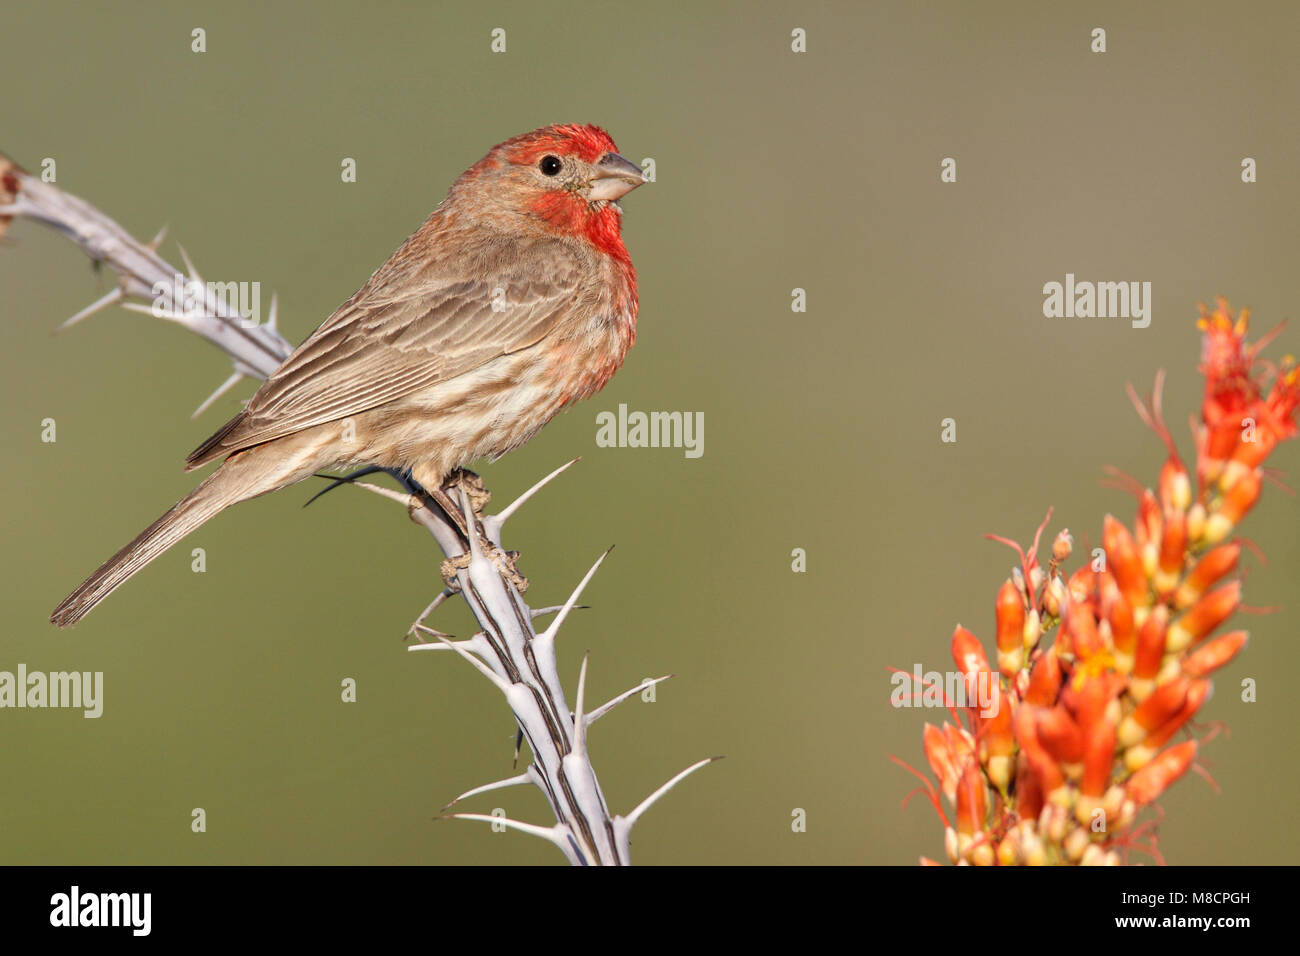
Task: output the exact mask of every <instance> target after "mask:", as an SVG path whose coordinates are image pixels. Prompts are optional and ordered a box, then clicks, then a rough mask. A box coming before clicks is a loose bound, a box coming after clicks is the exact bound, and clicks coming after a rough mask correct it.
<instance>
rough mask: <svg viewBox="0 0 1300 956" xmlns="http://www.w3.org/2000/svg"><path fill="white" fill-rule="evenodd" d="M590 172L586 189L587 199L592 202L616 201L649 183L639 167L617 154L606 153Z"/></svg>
mask: <svg viewBox="0 0 1300 956" xmlns="http://www.w3.org/2000/svg"><path fill="white" fill-rule="evenodd" d="M592 170H593V172H592V176H591V183H590V185H589V187H588V189H587V198H588V199H589V200H591V201H592V202H595V201H596V200H598V199H608V200H614V199H618V198H619V197H621V196H626V195H627V194H628V193H630V192H631V191H632V190H634V189H636V187H638V186H640V185H641V184H642V183H644V182H649V180H647V179H646V178H645V173H643V172H641V167H640V166H638V165H637V164H636V163H634V162H632V161H631V160H629V159H624V158H623V157H622V156H620V155H619V154H618V153H606V154H605V155H604V156H602V157H601V159H600V162H598V163H596V165H595V166H593V167H592Z"/></svg>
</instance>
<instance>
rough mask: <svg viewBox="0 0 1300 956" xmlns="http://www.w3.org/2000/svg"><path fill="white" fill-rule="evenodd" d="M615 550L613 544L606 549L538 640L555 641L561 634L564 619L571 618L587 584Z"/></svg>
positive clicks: (539, 635)
mask: <svg viewBox="0 0 1300 956" xmlns="http://www.w3.org/2000/svg"><path fill="white" fill-rule="evenodd" d="M613 550H614V546H613V545H612V544H611V545H610V546H609V548H608V549H606V551H605V553H604V554H602V555H601V556H600V557H599V558H597V559H596V563H595V564H593V565H592V566H591V570H590V571H588V572H587V576H586V577H585V578H583V579H582V580H581V581H580V582H579V583H578V586H577V587H576V588H574V589H573V593H572V594H571V595H569V600H567V601H565V602H564V607H562V608H560V613H559V616H558V617H556V619H555V620H554V621H552V622H551V626H550V627H548V628H547V629H546V630H544V631H542V633H541V634H538V635H537V639H538V640H546V641H553V640H555V635H556V634H558V633H559V632H560V627H561V626H562V625H563V624H564V619H565V618H567V617H568V616H569V612H570V611H572V610H573V608H574V606H575V605H576V604H577V603H578V598H580V597H581V596H582V590H583V588H585V587H586V586H587V582H588V581H590V580H591V578H592V575H594V574H595V573H596V569H597V568H599V567H600V566H601V564H602V563H603V562H604V560H605V559H606V558H607V557H609V552H610V551H613Z"/></svg>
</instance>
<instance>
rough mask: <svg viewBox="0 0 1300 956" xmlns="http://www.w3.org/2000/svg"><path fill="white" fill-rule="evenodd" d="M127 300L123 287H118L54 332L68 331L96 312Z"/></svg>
mask: <svg viewBox="0 0 1300 956" xmlns="http://www.w3.org/2000/svg"><path fill="white" fill-rule="evenodd" d="M125 298H126V293H125V292H124V291H122V287H121V286H118V287H117V288H115V289H113V291H111V292H109V293H108V294H107V295H104V296H102V297H100V298H98V299H96V300H95V301H94V302H92V303H90V305H88V306H86V307H85V308H84V309H82V310H81V311H80V312H78V313H77V314H76V315H74V316H73V317H72V318H70V319H68V320H66V321H65V322H64V323H63V324H62V325H60V326H59V327H58V328H56V329H55V330H54V331H55V333H56V334H57V333H59V332H63V331H66V330H67V329H70V328H72V327H73V326H74V325H76V324H77V323H78V322H80V321H81V320H82V319H88V318H90V317H91V316H92V315H94V314H95V313H96V312H98V311H99V310H100V309H105V308H108V306H110V305H113V304H114V303H116V302H121V301H122V300H123V299H125Z"/></svg>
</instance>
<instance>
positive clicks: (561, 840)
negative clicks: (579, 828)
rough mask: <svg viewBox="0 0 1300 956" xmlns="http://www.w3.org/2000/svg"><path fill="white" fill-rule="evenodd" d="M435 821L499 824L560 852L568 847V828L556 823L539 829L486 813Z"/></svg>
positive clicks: (466, 814)
mask: <svg viewBox="0 0 1300 956" xmlns="http://www.w3.org/2000/svg"><path fill="white" fill-rule="evenodd" d="M435 819H440V820H479V821H482V822H483V823H499V824H501V825H502V826H505V827H509V828H510V829H512V830H518V831H519V832H520V833H527V834H530V835H531V836H535V837H541V838H542V839H543V840H547V841H549V842H551V843H554V844H555V845H556V846H558V847H559V848H560V849H561V850H563V849H565V848H566V847H567V846H568V845H569V838H568V834H569V828H568V827H567V826H565V825H564V824H562V823H557V824H555V825H554V826H549V827H539V826H537V824H535V823H523V822H521V821H519V820H511V819H510V818H509V817H494V816H490V815H489V814H486V813H448V814H446V815H445V816H442V817H436V818H435ZM566 855H567V854H566Z"/></svg>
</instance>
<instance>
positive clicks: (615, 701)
mask: <svg viewBox="0 0 1300 956" xmlns="http://www.w3.org/2000/svg"><path fill="white" fill-rule="evenodd" d="M672 676H673V675H672V674H665V675H664V676H663V677H656V678H655V679H654V680H652V681H647V682H646V683H644V684H637V685H636V686H635V687H632V688H629V689H628V690H625V691H623V693H621V694H619V695H618V696H617V697H614V698H611V699H610V700H607V701H605V703H603V704H601V705H600V706H599V707H597V708H596V709H595V710H593V711H592V712H591V713H590V714H588V715H587V726H589V727H590V726H591V725H592V724H594V723H595V722H596V721H598V720H600V718H602V717H604V716H605V715H606V714H608V713H609V712H610V711H611V710H613V709H614V708H615V707H617V706H618V705H619V704H621V703H623V701H625V700H627V699H628V698H629V697H633V696H635V695H636V694H639V693H641V692H642V691H643V690H645V689H646V688H647V687H654V686H655V684H659V683H662V682H663V681H666V680H668V678H670V677H672Z"/></svg>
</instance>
